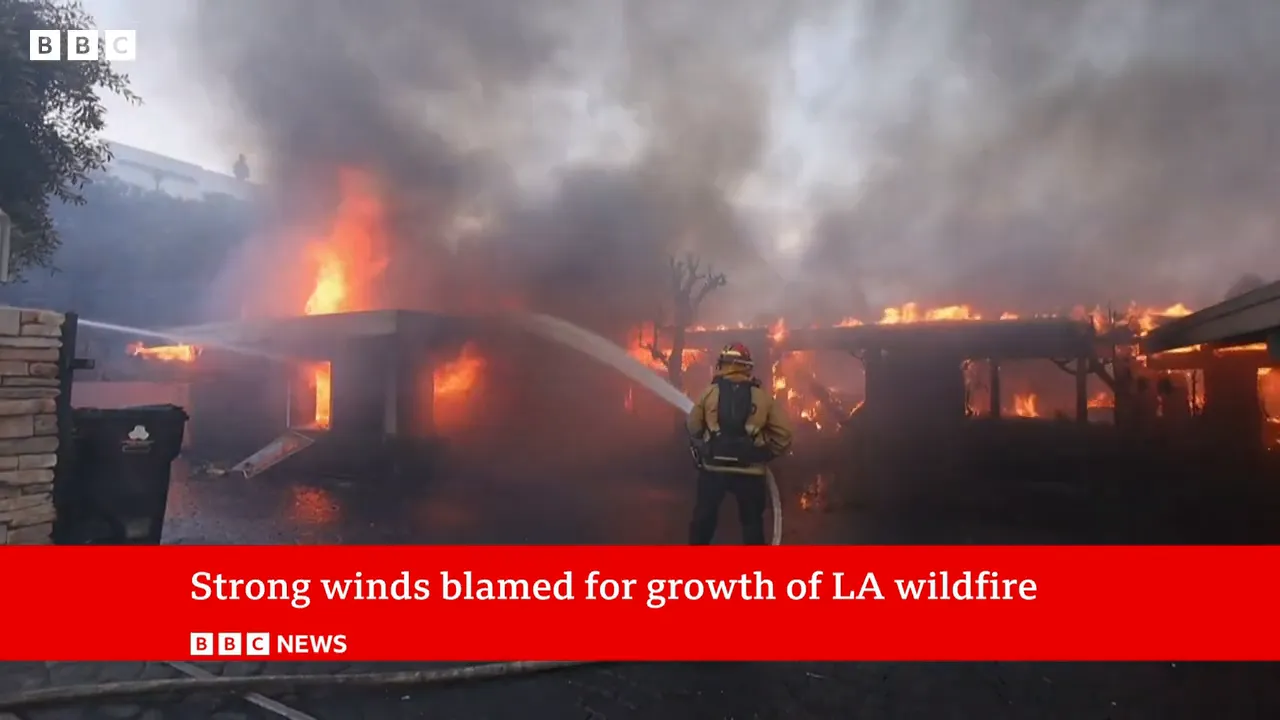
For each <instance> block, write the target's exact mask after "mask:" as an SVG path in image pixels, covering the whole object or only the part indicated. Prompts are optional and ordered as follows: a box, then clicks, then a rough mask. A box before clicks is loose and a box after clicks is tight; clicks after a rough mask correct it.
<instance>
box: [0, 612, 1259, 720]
mask: <svg viewBox="0 0 1280 720" xmlns="http://www.w3.org/2000/svg"><path fill="white" fill-rule="evenodd" d="M805 630H806V629H805V628H804V627H803V625H802V624H797V627H796V628H795V631H796V632H804V631H805ZM430 666H432V665H431V664H417V665H409V664H403V663H401V664H364V665H338V664H333V663H225V664H224V663H203V664H202V667H205V668H206V669H208V670H210V671H212V672H215V673H218V674H229V675H237V674H241V675H242V674H254V673H264V672H269V673H271V674H281V673H301V672H307V673H314V672H371V671H379V670H404V669H411V668H424V667H430ZM177 675H178V673H177V672H175V671H174V670H172V669H171V668H169V667H167V666H165V665H163V664H159V663H155V664H152V663H146V664H144V663H53V664H47V665H46V664H44V663H34V664H32V663H26V664H8V665H4V666H0V689H3V690H5V691H11V690H13V689H16V688H17V687H20V686H24V685H26V686H32V685H47V684H51V683H52V684H63V683H85V682H108V681H118V680H129V679H139V678H162V677H176V676H177ZM1277 679H1278V675H1277V669H1276V667H1275V666H1274V665H1251V666H1250V665H1225V664H1224V665H1207V664H1177V665H1174V664H1168V663H1161V664H1156V663H1150V664H1133V663H1123V664H1078V663H951V664H933V663H889V664H880V663H759V664H727V663H726V664H719V663H706V664H681V663H662V664H657V663H655V664H639V665H637V664H632V665H616V666H598V667H589V668H582V669H576V670H571V671H566V672H562V673H558V674H553V675H545V676H540V677H531V678H525V679H514V680H508V681H498V682H494V683H488V684H483V685H471V686H461V687H454V688H445V689H433V690H421V691H413V690H408V691H406V690H400V689H397V690H395V691H393V692H378V691H367V690H366V691H349V690H342V691H333V692H324V691H307V692H305V693H302V694H299V695H284V696H279V697H277V698H276V699H278V700H281V701H283V702H285V703H286V704H288V705H290V706H292V707H294V708H297V709H299V710H301V711H303V712H306V713H308V714H310V715H312V716H314V717H316V718H318V719H319V720H350V719H353V718H371V719H373V718H386V719H387V720H393V719H395V718H438V719H439V720H453V719H456V720H480V719H489V720H544V719H545V720H560V719H575V720H606V719H608V720H639V719H641V718H646V719H647V718H653V719H654V720H680V719H681V718H688V719H689V720H713V719H725V720H728V719H730V718H732V719H734V720H751V719H761V720H764V719H773V718H777V719H779V720H780V719H783V718H797V719H804V718H815V719H816V718H833V719H834V718H858V719H859V720H880V719H885V720H889V719H891V718H892V719H904V720H915V719H917V718H918V719H919V720H940V719H946V718H956V719H957V720H959V719H967V718H983V719H984V720H998V719H1004V718H1008V719H1010V720H1013V719H1022V718H1026V719H1027V720H1053V719H1054V718H1062V719H1063V720H1087V719H1090V718H1092V719H1096V720H1120V719H1122V718H1134V719H1138V718H1143V719H1145V718H1163V719H1170V720H1174V719H1180V718H1186V719H1187V720H1193V719H1194V720H1203V719H1204V718H1224V719H1225V718H1240V719H1241V720H1244V719H1246V718H1266V717H1280V684H1278V683H1277V682H1276V680H1277ZM0 717H3V716H2V715H0ZM17 717H19V718H20V720H97V719H99V718H101V719H103V720H111V719H113V720H130V719H141V720H165V719H167V718H174V719H178V720H186V719H188V718H189V719H192V720H195V719H203V718H212V719H213V720H246V719H248V718H272V719H273V720H275V719H276V718H277V716H274V715H271V714H269V713H266V712H265V711H263V710H261V709H259V708H256V707H254V706H252V705H250V704H249V703H248V702H246V701H244V700H242V699H238V698H234V697H223V698H219V697H214V696H209V695H193V696H189V697H184V698H177V699H160V700H147V701H136V702H133V703H124V704H115V705H100V706H97V707H83V706H81V707H70V708H58V709H50V710H40V711H32V712H28V713H24V714H22V715H19V716H17ZM4 720H10V718H4Z"/></svg>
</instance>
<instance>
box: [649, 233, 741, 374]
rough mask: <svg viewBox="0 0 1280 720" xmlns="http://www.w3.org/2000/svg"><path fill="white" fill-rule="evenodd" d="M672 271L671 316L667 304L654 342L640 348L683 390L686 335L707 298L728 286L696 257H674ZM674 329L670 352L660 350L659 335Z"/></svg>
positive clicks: (659, 317)
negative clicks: (661, 332) (663, 328)
mask: <svg viewBox="0 0 1280 720" xmlns="http://www.w3.org/2000/svg"><path fill="white" fill-rule="evenodd" d="M668 263H669V265H670V268H671V286H670V292H671V306H670V314H669V315H668V313H667V309H668V308H667V307H666V304H665V303H664V304H663V306H662V307H661V308H659V311H658V315H657V317H656V318H655V319H654V323H653V338H652V340H650V341H649V342H643V340H642V342H641V345H640V346H641V347H643V348H644V349H645V350H648V351H649V354H650V355H652V356H653V359H655V360H657V361H658V362H660V363H663V364H665V365H666V366H667V379H668V380H669V381H670V382H671V384H672V385H675V386H676V387H684V384H683V383H684V351H685V331H686V330H687V329H688V328H689V327H690V326H691V325H693V323H694V321H695V320H697V317H698V310H699V308H701V307H702V301H703V300H706V299H707V296H708V295H710V294H711V293H713V292H715V291H716V290H717V289H718V288H722V287H724V286H725V285H727V284H728V282H729V281H728V280H727V279H726V278H725V275H724V273H717V272H715V271H714V270H713V269H712V267H711V265H710V263H708V264H707V267H706V269H705V270H702V269H701V266H702V262H701V260H699V259H698V257H697V256H696V255H694V254H693V253H688V254H686V255H685V257H684V259H683V260H677V259H676V258H675V256H674V255H673V256H671V257H669V258H668ZM667 318H669V319H670V323H669V324H670V326H671V349H670V350H669V351H663V350H662V349H661V347H660V346H659V339H658V335H659V331H660V329H661V328H662V327H664V326H665V325H667V324H668V323H666V322H663V321H664V320H665V319H667Z"/></svg>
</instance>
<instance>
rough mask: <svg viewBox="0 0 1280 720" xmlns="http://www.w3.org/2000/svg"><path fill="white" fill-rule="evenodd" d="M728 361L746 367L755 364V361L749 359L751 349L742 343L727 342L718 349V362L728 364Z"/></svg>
mask: <svg viewBox="0 0 1280 720" xmlns="http://www.w3.org/2000/svg"><path fill="white" fill-rule="evenodd" d="M730 363H733V364H737V365H746V366H747V367H754V366H755V361H753V360H752V359H751V351H750V350H748V349H747V346H746V345H743V344H742V343H729V344H728V345H725V346H724V349H723V350H721V351H720V359H719V364H721V365H728V364H730Z"/></svg>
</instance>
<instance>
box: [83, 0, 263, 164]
mask: <svg viewBox="0 0 1280 720" xmlns="http://www.w3.org/2000/svg"><path fill="white" fill-rule="evenodd" d="M84 5H85V8H86V9H87V10H88V11H89V12H90V13H92V14H93V16H94V18H95V19H96V20H97V23H98V27H99V28H100V29H113V30H114V29H120V30H130V29H136V30H137V31H138V60H137V61H136V62H132V63H121V65H120V69H121V70H123V71H124V72H126V73H128V74H129V76H130V78H131V79H132V81H133V87H134V90H135V91H136V92H137V93H138V94H139V95H141V96H142V97H143V99H144V104H143V105H142V106H137V107H135V106H130V105H129V104H128V103H125V102H123V101H121V100H120V99H119V98H115V97H111V98H109V99H108V100H107V107H108V116H107V132H106V135H107V137H108V138H109V139H111V140H115V141H118V142H121V143H124V144H126V145H134V146H136V147H140V148H143V149H145V150H150V151H152V152H157V153H161V154H163V155H168V156H170V157H175V158H179V159H181V160H187V161H189V162H194V163H197V164H199V165H203V166H205V167H207V168H209V169H210V170H215V171H219V172H226V173H229V172H230V171H231V165H232V163H233V162H235V157H236V154H237V152H239V151H240V149H239V148H238V147H237V143H236V142H235V140H234V139H233V138H231V137H230V136H229V135H228V134H227V132H226V129H225V127H223V126H221V124H220V123H222V122H224V120H225V119H224V118H222V117H221V116H220V114H219V113H218V112H216V103H215V102H214V101H213V99H212V98H211V97H210V96H209V95H208V94H207V93H205V92H204V91H203V90H202V89H201V88H200V87H199V86H197V85H195V84H193V83H192V82H191V81H190V80H188V79H186V77H185V76H186V75H187V68H189V67H190V65H189V63H190V62H192V60H193V58H191V56H190V55H189V54H188V53H185V52H184V46H183V42H182V36H183V33H185V32H186V30H185V23H186V21H187V17H188V13H189V12H190V6H189V4H188V3H187V0H84Z"/></svg>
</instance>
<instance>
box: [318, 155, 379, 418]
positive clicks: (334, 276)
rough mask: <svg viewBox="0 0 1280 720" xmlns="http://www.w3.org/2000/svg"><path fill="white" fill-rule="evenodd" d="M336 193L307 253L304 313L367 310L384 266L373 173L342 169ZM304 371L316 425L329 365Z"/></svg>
mask: <svg viewBox="0 0 1280 720" xmlns="http://www.w3.org/2000/svg"><path fill="white" fill-rule="evenodd" d="M338 188H339V191H340V192H341V198H340V200H339V202H338V207H337V211H336V213H335V215H334V219H333V225H332V227H331V228H330V230H329V234H328V236H327V237H325V238H324V239H323V240H317V241H315V242H312V243H311V244H310V245H309V246H308V253H309V254H310V256H311V258H312V260H313V261H314V262H315V266H316V271H315V284H314V286H313V287H312V290H311V294H310V296H309V297H308V298H307V302H306V304H305V305H304V306H303V312H304V313H305V314H307V315H331V314H333V313H340V312H354V311H358V310H367V309H369V308H370V307H371V306H372V305H373V293H372V290H373V288H374V287H375V282H374V281H375V280H377V279H378V278H379V277H380V276H381V275H382V273H383V272H384V271H385V270H386V268H387V248H386V245H387V233H386V211H385V209H384V206H383V202H382V198H381V197H380V195H379V193H378V188H377V185H376V183H375V182H374V180H373V177H372V176H370V175H368V174H365V173H363V172H360V171H357V170H352V169H344V170H342V171H340V172H339V175H338ZM303 372H305V373H307V374H308V375H309V377H308V380H307V384H308V386H309V387H311V388H313V389H314V390H315V405H316V416H315V423H314V424H315V426H316V427H319V428H328V427H329V425H330V422H331V421H332V410H333V400H332V393H333V375H332V366H331V365H330V364H329V363H327V362H325V363H310V364H308V365H307V366H305V367H304V369H303Z"/></svg>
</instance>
